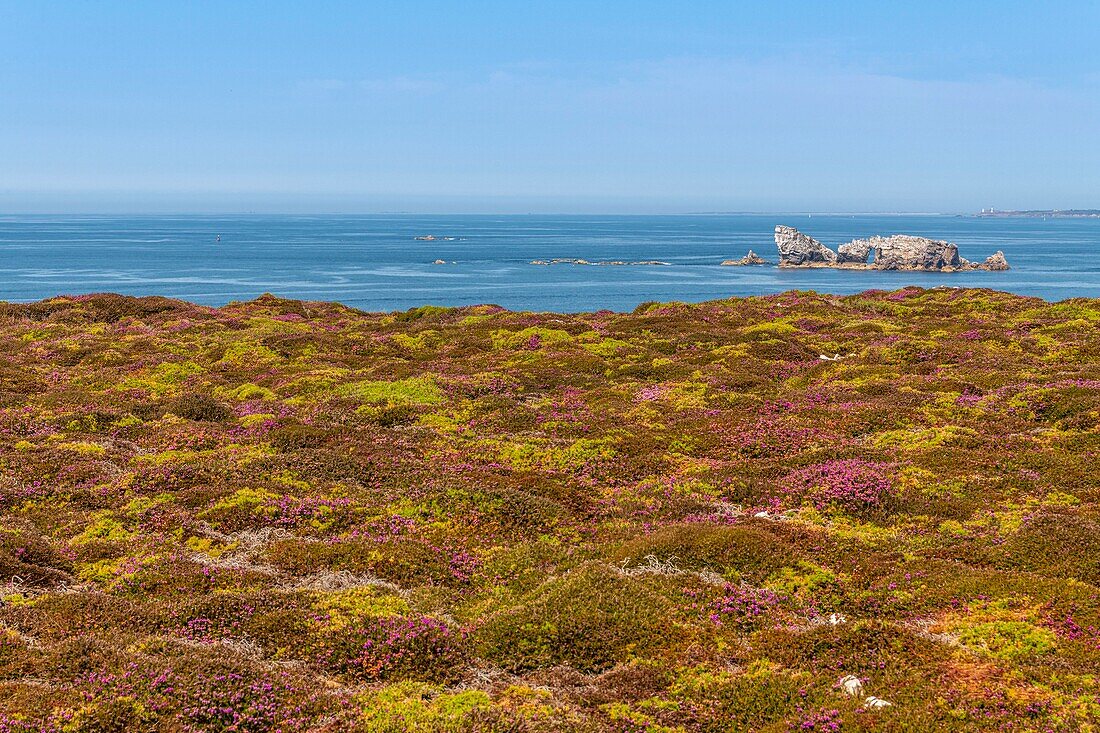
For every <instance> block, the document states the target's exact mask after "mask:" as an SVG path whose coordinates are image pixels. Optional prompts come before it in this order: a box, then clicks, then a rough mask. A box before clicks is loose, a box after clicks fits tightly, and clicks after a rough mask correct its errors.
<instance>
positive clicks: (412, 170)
mask: <svg viewBox="0 0 1100 733" xmlns="http://www.w3.org/2000/svg"><path fill="white" fill-rule="evenodd" d="M471 5H472V6H467V7H459V6H457V5H455V4H452V3H445V2H423V1H421V2H407V3H382V2H372V3H369V4H362V3H351V2H316V3H310V4H308V5H307V4H299V3H288V2H275V3H260V2H253V1H247V2H237V3H233V4H231V5H228V4H226V5H212V4H211V5H198V4H193V3H183V2H165V3H158V4H155V5H148V6H147V5H138V4H133V3H123V2H113V1H112V2H103V3H97V4H89V3H79V2H58V3H53V4H50V5H48V6H46V5H41V4H33V5H32V4H27V3H19V2H14V1H9V0H0V112H2V114H0V213H40V212H44V213H51V212H52V213H183V212H196V213H240V212H257V213H335V212H340V213H375V212H387V211H402V212H412V213H417V212H433V213H459V212H463V213H465V212H469V213H528V212H540V213H550V212H552V213H686V212H709V211H729V212H732V211H756V212H794V211H802V212H806V211H811V212H885V211H890V212H941V213H970V212H975V211H978V210H979V209H981V208H985V207H989V206H994V207H996V208H998V209H1047V208H1051V209H1053V208H1058V209H1069V208H1096V207H1098V206H1100V145H1097V144H1096V132H1097V128H1096V121H1097V120H1098V119H1100V48H1098V47H1097V46H1096V44H1095V40H1094V34H1095V29H1096V28H1097V27H1100V5H1097V4H1095V3H1090V2H1068V3H1059V4H1058V5H1057V6H1056V7H1039V6H1037V5H1035V4H1032V3H1026V2H1001V3H993V2H953V3H946V2H930V3H924V4H921V5H920V6H915V7H911V8H901V7H896V6H894V5H892V4H879V3H874V2H870V0H864V1H861V2H847V3H843V4H837V5H832V6H829V7H828V8H824V7H821V6H819V5H818V4H816V3H810V2H776V3H766V4H765V3H759V4H756V3H754V4H751V5H750V6H748V7H746V4H741V3H739V4H736V7H734V6H733V4H729V3H719V2H695V3H691V4H690V7H684V5H683V4H682V3H671V2H631V3H625V2H607V3H602V4H591V3H582V2H571V1H565V2H557V3H529V4H518V3H508V2H480V3H476V4H471Z"/></svg>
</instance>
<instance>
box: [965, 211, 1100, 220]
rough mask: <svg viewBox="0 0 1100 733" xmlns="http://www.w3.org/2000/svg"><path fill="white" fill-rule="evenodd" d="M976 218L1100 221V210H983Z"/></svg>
mask: <svg viewBox="0 0 1100 733" xmlns="http://www.w3.org/2000/svg"><path fill="white" fill-rule="evenodd" d="M974 216H979V217H985V218H994V219H996V218H1004V219H1008V218H1031V219H1100V209H1026V210H1023V211H1017V210H1014V209H1009V210H1006V211H1001V210H1000V209H982V210H981V211H980V212H978V213H977V214H974Z"/></svg>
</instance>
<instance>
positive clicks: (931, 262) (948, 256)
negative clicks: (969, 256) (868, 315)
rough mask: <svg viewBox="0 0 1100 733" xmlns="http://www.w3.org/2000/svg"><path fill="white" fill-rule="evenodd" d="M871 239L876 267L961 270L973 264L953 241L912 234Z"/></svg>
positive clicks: (887, 268)
mask: <svg viewBox="0 0 1100 733" xmlns="http://www.w3.org/2000/svg"><path fill="white" fill-rule="evenodd" d="M867 241H868V242H869V243H870V246H871V249H872V251H873V252H874V254H875V259H874V264H875V269H876V270H947V269H951V270H958V269H960V268H961V267H963V266H964V265H966V264H969V263H967V262H966V260H964V259H962V258H961V257H959V248H958V247H957V246H955V245H954V244H952V243H951V242H941V241H939V240H936V239H926V238H924V237H912V236H909V235H908V234H895V235H894V236H892V237H871V238H870V239H869V240H867ZM858 242H859V240H856V241H855V242H852V244H857V243H858Z"/></svg>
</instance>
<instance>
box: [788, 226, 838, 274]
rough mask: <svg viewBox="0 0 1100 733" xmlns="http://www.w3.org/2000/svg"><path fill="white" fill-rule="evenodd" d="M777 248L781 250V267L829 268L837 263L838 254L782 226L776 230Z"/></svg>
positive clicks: (811, 238) (795, 230) (798, 232)
mask: <svg viewBox="0 0 1100 733" xmlns="http://www.w3.org/2000/svg"><path fill="white" fill-rule="evenodd" d="M775 246H776V247H778V248H779V266H780V267H800V266H815V265H816V266H817V267H822V266H829V265H833V264H835V263H836V252H834V251H832V250H831V249H829V248H828V247H826V246H825V245H824V244H822V243H821V242H819V241H817V240H816V239H814V238H813V237H808V236H806V235H805V234H803V233H802V232H800V231H798V230H797V229H795V228H794V227H786V226H783V225H782V224H780V225H779V226H777V227H776V228H775Z"/></svg>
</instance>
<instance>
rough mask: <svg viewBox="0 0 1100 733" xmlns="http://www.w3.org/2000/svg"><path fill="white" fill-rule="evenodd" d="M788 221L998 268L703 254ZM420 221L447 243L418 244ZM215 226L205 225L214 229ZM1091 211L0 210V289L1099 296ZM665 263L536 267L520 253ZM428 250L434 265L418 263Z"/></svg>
mask: <svg viewBox="0 0 1100 733" xmlns="http://www.w3.org/2000/svg"><path fill="white" fill-rule="evenodd" d="M776 224H788V225H791V226H795V227H798V228H799V229H801V230H802V231H804V232H806V233H807V234H810V235H811V236H814V237H816V238H817V239H819V240H821V241H822V242H824V243H825V244H827V245H830V246H833V247H835V246H836V245H837V244H840V243H842V242H845V241H847V240H849V239H852V238H855V237H866V236H870V235H873V234H895V233H906V234H917V235H922V236H927V237H933V238H936V239H947V240H950V241H953V242H956V243H958V245H959V249H960V251H961V253H962V255H963V256H964V257H966V258H968V259H971V260H981V259H984V258H985V257H986V256H987V255H989V254H991V253H993V252H994V251H995V250H997V249H1001V250H1004V252H1005V255H1006V256H1007V258H1008V261H1009V264H1010V265H1011V266H1012V270H1010V271H1009V272H1004V273H991V272H971V273H955V274H934V273H911V272H910V273H898V272H865V271H864V272H860V271H843V270H820V269H819V270H793V271H792V270H780V269H778V268H776V267H773V266H767V267H721V266H720V265H719V263H720V262H721V261H722V260H723V259H727V258H738V257H741V256H742V255H744V254H745V252H746V251H747V250H748V249H750V248H752V249H755V250H756V251H757V252H758V253H760V254H762V255H763V256H764V257H766V258H769V259H771V260H773V261H774V260H775V259H776V251H775V244H774V242H773V240H772V230H773V229H774V227H775V225H776ZM426 234H434V235H435V236H437V237H454V238H455V239H454V240H453V241H441V240H437V241H434V242H423V241H416V240H415V237H417V236H420V235H426ZM218 235H221V241H220V242H217V241H216V238H217V236H218ZM1097 254H1100V219H979V218H972V217H955V216H819V215H814V216H812V217H807V216H806V215H788V216H783V215H769V216H754V215H753V216H750V215H729V216H725V215H723V216H419V215H418V216H412V215H393V216H390V215H377V216H319V217H308V216H236V217H213V216H178V217H169V216H146V217H106V216H104V217H62V216H41V217H31V216H18V217H13V216H7V217H0V300H9V301H31V300H38V299H41V298H47V297H50V296H53V295H58V294H77V293H93V292H117V293H125V294H130V295H150V294H155V295H166V296H170V297H175V298H183V299H186V300H191V301H196V302H199V303H205V304H211V305H221V304H224V303H226V302H228V301H231V300H243V299H250V298H254V297H256V296H257V295H260V294H261V293H264V292H272V293H275V294H277V295H280V296H284V297H287V298H302V299H308V300H336V301H340V302H342V303H346V304H347V305H350V306H354V307H356V308H362V309H365V310H396V309H405V308H410V307H413V306H417V305H423V304H425V303H434V304H439V305H468V304H475V303H496V304H499V305H502V306H505V307H507V308H511V309H516V310H550V311H563V312H568V311H589V310H599V309H603V308H607V309H612V310H630V309H632V308H634V307H635V306H636V305H638V303H641V302H643V301H646V300H660V301H669V300H681V301H702V300H709V299H713V298H726V297H729V296H733V295H758V294H764V293H774V292H780V291H783V290H790V289H812V290H817V291H819V292H830V293H853V292H858V291H861V290H866V289H868V288H885V289H894V288H899V287H902V286H904V285H910V284H916V285H921V286H924V287H932V286H935V285H959V286H975V287H990V288H997V289H1000V290H1009V291H1012V292H1015V293H1021V294H1024V295H1033V296H1038V297H1041V298H1045V299H1047V300H1061V299H1064V298H1071V297H1078V296H1085V297H1100V260H1098V258H1097ZM552 258H583V259H587V260H589V261H593V262H595V261H600V260H661V261H664V262H668V263H670V264H669V265H668V266H645V265H635V266H577V265H553V266H549V267H546V266H538V265H532V264H529V263H530V262H531V260H534V259H552ZM437 259H443V260H446V261H447V263H448V264H445V265H436V264H432V263H433V261H435V260H437Z"/></svg>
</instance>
